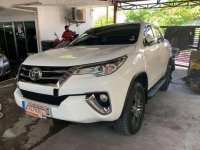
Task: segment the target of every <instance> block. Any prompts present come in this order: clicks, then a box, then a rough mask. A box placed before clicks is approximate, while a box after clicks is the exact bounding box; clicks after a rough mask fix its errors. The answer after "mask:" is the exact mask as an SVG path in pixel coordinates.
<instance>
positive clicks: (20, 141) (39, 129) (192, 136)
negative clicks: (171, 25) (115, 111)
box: [0, 68, 200, 150]
mask: <svg viewBox="0 0 200 150" xmlns="http://www.w3.org/2000/svg"><path fill="white" fill-rule="evenodd" d="M185 75H186V70H185V69H183V68H177V70H176V71H175V72H174V74H173V82H172V83H171V84H170V88H169V90H168V91H167V92H159V93H157V95H156V96H155V97H154V98H152V99H151V100H150V101H149V102H148V104H147V105H146V113H145V118H144V122H143V126H142V128H141V130H140V131H139V132H138V133H137V134H136V135H134V136H128V137H127V136H123V135H120V134H118V133H116V132H115V131H114V130H113V128H112V124H111V123H95V124H75V123H72V124H69V125H68V124H67V123H66V124H65V123H64V122H57V123H53V121H52V119H46V120H45V119H37V118H33V117H30V116H27V115H25V114H24V112H23V111H22V110H21V109H20V108H18V107H17V106H16V104H15V103H14V100H13V91H14V89H15V85H14V81H9V83H7V82H3V83H0V103H3V105H4V106H3V107H4V108H3V112H4V113H5V116H4V118H2V119H0V127H1V128H0V136H1V137H2V138H1V139H0V150H7V149H9V150H10V149H13V150H15V149H16V150H17V149H20V150H21V149H31V148H33V149H34V150H46V149H48V150H88V149H91V150H93V149H95V150H102V149H106V150H111V149H112V150H113V149H114V150H130V149H131V150H142V149H143V150H146V149H148V150H157V149H158V150H199V141H200V110H199V106H200V94H199V93H193V92H191V91H190V89H189V88H188V87H186V86H185V85H184V83H183V81H182V80H181V77H184V76H185ZM12 84H13V85H12Z"/></svg>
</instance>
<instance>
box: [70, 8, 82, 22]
mask: <svg viewBox="0 0 200 150" xmlns="http://www.w3.org/2000/svg"><path fill="white" fill-rule="evenodd" d="M70 20H71V21H74V22H85V10H83V9H77V8H74V7H73V8H71V17H70Z"/></svg>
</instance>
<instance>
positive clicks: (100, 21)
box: [93, 15, 113, 27]
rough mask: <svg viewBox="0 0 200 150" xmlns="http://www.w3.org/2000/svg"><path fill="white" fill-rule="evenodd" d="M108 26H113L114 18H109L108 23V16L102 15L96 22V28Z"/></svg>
mask: <svg viewBox="0 0 200 150" xmlns="http://www.w3.org/2000/svg"><path fill="white" fill-rule="evenodd" d="M107 24H113V18H112V17H108V21H107V19H106V15H100V16H99V17H98V18H97V20H96V21H95V22H94V25H93V26H94V27H100V26H104V25H107Z"/></svg>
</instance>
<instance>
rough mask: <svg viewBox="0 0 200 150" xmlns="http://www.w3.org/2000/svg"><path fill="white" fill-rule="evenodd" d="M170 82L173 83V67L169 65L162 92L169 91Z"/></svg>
mask: <svg viewBox="0 0 200 150" xmlns="http://www.w3.org/2000/svg"><path fill="white" fill-rule="evenodd" d="M170 81H171V66H170V65H168V67H167V72H166V74H165V82H164V83H163V85H162V86H161V88H160V90H161V91H167V89H168V88H169V83H170Z"/></svg>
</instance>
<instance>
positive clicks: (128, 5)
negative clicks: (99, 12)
mask: <svg viewBox="0 0 200 150" xmlns="http://www.w3.org/2000/svg"><path fill="white" fill-rule="evenodd" d="M197 5H200V0H182V1H172V2H161V1H160V0H157V3H141V4H138V3H137V4H135V3H133V2H118V5H117V6H118V10H136V9H152V8H169V7H184V6H197Z"/></svg>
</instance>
